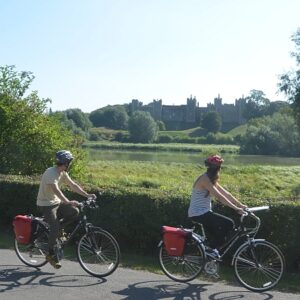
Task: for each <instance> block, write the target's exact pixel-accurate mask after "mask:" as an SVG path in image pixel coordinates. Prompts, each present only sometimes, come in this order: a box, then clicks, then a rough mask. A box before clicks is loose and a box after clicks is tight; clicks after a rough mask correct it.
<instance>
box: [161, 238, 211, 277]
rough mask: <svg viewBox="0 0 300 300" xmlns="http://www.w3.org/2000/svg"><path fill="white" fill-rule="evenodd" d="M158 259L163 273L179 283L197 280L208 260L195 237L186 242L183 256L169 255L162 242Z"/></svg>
mask: <svg viewBox="0 0 300 300" xmlns="http://www.w3.org/2000/svg"><path fill="white" fill-rule="evenodd" d="M158 257H159V264H160V267H161V269H162V271H163V272H164V273H165V274H166V275H167V276H168V277H169V278H171V279H172V280H174V281H178V282H188V281H191V280H193V279H195V278H196V277H197V276H198V275H199V274H200V273H201V272H202V270H203V268H204V264H205V259H206V258H205V252H204V250H203V247H201V245H200V244H199V242H198V241H197V240H196V239H194V238H193V237H191V238H190V239H189V240H188V241H187V242H186V244H185V246H184V251H183V254H182V256H170V255H168V253H167V251H166V249H165V246H164V243H163V242H161V245H160V246H159V254H158Z"/></svg>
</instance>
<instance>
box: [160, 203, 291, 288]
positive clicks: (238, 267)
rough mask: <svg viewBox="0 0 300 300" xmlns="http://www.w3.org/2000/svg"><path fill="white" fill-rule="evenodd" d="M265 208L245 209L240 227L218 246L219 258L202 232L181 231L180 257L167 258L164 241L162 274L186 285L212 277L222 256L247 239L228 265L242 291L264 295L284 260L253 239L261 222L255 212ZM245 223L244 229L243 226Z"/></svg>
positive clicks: (266, 244) (268, 245) (267, 244)
mask: <svg viewBox="0 0 300 300" xmlns="http://www.w3.org/2000/svg"><path fill="white" fill-rule="evenodd" d="M267 209H269V207H268V206H262V207H254V208H248V209H246V210H245V214H244V215H242V216H241V218H240V225H239V226H238V228H237V229H236V230H235V233H234V234H233V236H232V237H231V238H230V239H229V240H228V241H227V242H226V243H225V244H224V245H223V246H222V247H221V249H220V256H219V257H216V256H214V255H213V254H212V253H211V249H209V248H208V247H206V245H205V239H206V238H205V232H204V230H203V227H202V226H201V227H202V232H201V234H198V233H196V232H194V229H183V230H184V231H185V232H186V236H187V238H186V241H185V245H184V249H183V252H182V254H181V255H180V256H174V255H170V253H168V251H167V249H166V247H165V245H164V242H163V241H160V243H159V245H158V246H159V263H160V266H161V269H162V270H163V272H164V273H165V274H166V275H167V276H168V277H169V278H171V279H173V280H175V281H179V282H188V281H191V280H193V279H195V278H196V277H197V276H198V275H199V274H200V273H201V272H202V271H204V272H205V273H206V274H208V275H210V276H215V275H217V274H218V271H219V263H220V262H221V261H222V258H223V256H224V255H225V254H226V253H227V252H228V251H229V249H231V247H232V246H233V245H234V244H235V243H236V242H237V241H238V240H240V239H241V238H246V242H244V243H243V244H242V245H241V246H240V247H239V248H238V249H237V250H236V251H235V253H234V255H233V258H232V263H231V265H232V266H233V268H234V274H235V277H236V279H237V280H238V282H239V283H240V284H241V285H242V286H244V287H245V288H247V289H249V290H251V291H255V292H264V291H267V290H270V289H272V288H274V287H275V286H276V285H277V284H278V282H279V281H280V279H281V278H282V275H283V272H284V269H285V261H284V256H283V254H282V253H281V251H280V250H279V248H278V247H277V246H275V245H273V244H272V243H270V242H267V241H266V240H264V239H255V235H256V234H257V232H258V230H259V227H260V224H261V222H260V219H259V217H257V216H256V215H255V214H254V212H256V211H260V210H267ZM246 223H247V226H246Z"/></svg>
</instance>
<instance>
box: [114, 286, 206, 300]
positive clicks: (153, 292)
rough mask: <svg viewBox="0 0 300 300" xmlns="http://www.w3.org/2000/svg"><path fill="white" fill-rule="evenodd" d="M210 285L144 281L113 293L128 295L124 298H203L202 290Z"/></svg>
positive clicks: (177, 299) (131, 299)
mask: <svg viewBox="0 0 300 300" xmlns="http://www.w3.org/2000/svg"><path fill="white" fill-rule="evenodd" d="M209 285H210V284H191V283H177V282H176V283H175V282H170V281H166V282H164V281H144V282H138V283H135V284H132V285H128V288H126V289H124V290H121V291H115V292H113V293H114V294H118V295H123V296H127V297H126V298H124V300H125V299H128V300H129V299H130V300H141V299H143V300H150V299H151V300H153V299H174V300H180V299H182V300H183V299H191V300H194V299H195V300H196V299H197V300H198V299H201V292H203V291H206V289H205V287H206V286H209ZM187 297H188V298H187Z"/></svg>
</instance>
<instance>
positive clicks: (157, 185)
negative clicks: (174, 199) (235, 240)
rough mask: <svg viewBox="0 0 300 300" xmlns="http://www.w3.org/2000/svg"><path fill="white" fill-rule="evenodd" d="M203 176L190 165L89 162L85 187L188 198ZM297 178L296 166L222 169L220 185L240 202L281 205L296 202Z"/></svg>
mask: <svg viewBox="0 0 300 300" xmlns="http://www.w3.org/2000/svg"><path fill="white" fill-rule="evenodd" d="M203 172H205V169H204V167H203V166H197V165H194V164H191V163H164V162H147V161H146V162H142V161H91V162H89V163H88V173H87V179H86V183H89V184H92V185H95V186H98V187H102V188H111V187H119V186H122V187H125V188H139V189H147V190H149V189H151V190H152V191H153V192H156V193H162V192H171V193H180V194H182V195H189V194H190V190H191V186H192V184H193V181H194V180H195V178H196V177H197V176H198V175H199V174H201V173H203ZM299 177H300V167H298V166H294V167H291V166H288V167H285V166H268V165H266V166H262V165H245V166H243V165H241V166H233V165H229V166H224V167H223V169H222V172H221V180H220V182H221V184H222V185H223V186H224V187H225V188H227V189H228V190H229V191H231V193H233V194H234V195H235V196H236V197H238V198H239V199H241V200H245V199H258V200H262V201H263V200H265V199H272V201H283V200H285V199H297V198H299V193H300V184H299Z"/></svg>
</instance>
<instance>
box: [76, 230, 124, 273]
mask: <svg viewBox="0 0 300 300" xmlns="http://www.w3.org/2000/svg"><path fill="white" fill-rule="evenodd" d="M77 258H78V262H79V264H80V265H81V267H82V268H83V269H84V270H85V271H86V272H87V273H89V274H91V275H93V276H95V277H105V276H108V275H110V274H112V273H113V272H114V271H115V270H116V269H117V267H118V265H119V261H120V248H119V245H118V243H117V241H116V240H115V238H114V237H113V236H112V235H111V234H110V233H109V232H107V231H105V230H103V229H101V228H98V227H93V228H92V229H91V230H90V232H88V233H85V234H84V235H83V236H82V237H81V238H80V239H79V242H78V245H77Z"/></svg>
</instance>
